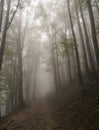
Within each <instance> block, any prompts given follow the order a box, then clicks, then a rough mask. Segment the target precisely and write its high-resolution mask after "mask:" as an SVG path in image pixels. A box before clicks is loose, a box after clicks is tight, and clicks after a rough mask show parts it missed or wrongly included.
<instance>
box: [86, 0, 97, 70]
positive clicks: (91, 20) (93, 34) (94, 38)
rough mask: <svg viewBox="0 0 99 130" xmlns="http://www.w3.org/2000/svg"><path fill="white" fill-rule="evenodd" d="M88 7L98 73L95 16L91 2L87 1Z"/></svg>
mask: <svg viewBox="0 0 99 130" xmlns="http://www.w3.org/2000/svg"><path fill="white" fill-rule="evenodd" d="M87 7H88V12H89V18H90V23H91V33H92V40H93V46H94V50H95V56H96V61H97V65H98V71H99V47H98V41H97V34H96V28H95V22H94V16H93V11H92V6H91V1H90V0H87Z"/></svg>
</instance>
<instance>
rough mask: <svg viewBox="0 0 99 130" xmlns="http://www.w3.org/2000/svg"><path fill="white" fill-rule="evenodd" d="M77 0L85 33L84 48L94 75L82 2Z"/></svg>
mask: <svg viewBox="0 0 99 130" xmlns="http://www.w3.org/2000/svg"><path fill="white" fill-rule="evenodd" d="M78 2H79V7H80V13H81V18H82V23H83V29H84V34H85V43H86V48H87V52H88V58H89V63H90V68H91V71H92V72H93V73H94V74H95V75H96V70H95V66H94V61H93V57H92V53H91V48H90V42H89V37H88V32H87V27H86V24H85V19H84V15H83V9H82V3H81V0H78Z"/></svg>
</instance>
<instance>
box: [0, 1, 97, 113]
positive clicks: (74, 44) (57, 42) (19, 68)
mask: <svg viewBox="0 0 99 130" xmlns="http://www.w3.org/2000/svg"><path fill="white" fill-rule="evenodd" d="M98 21H99V2H98V0H60V1H57V0H53V1H48V2H44V1H43V0H42V1H38V2H37V3H35V2H34V3H33V1H32V0H29V1H27V0H25V1H20V0H18V1H12V0H7V1H5V0H1V1H0V111H1V108H3V107H4V106H5V112H6V114H9V113H10V112H12V111H13V110H15V109H16V108H18V107H23V106H24V105H25V101H26V102H30V100H32V99H31V97H30V94H31V95H32V98H34V99H35V97H36V91H37V73H38V68H39V66H40V64H43V62H45V63H46V64H47V65H48V67H49V68H50V69H49V71H51V73H52V74H53V77H54V89H55V91H56V92H57V93H62V91H63V90H64V88H66V86H68V85H70V84H71V82H72V83H74V82H75V83H79V87H80V92H81V94H83V95H84V94H85V93H86V81H87V80H95V79H98V78H99V43H98V42H99V22H98ZM46 50H49V51H48V52H46ZM43 53H45V55H46V56H45V57H43V56H44V54H43ZM42 55H43V56H42ZM41 58H42V59H43V60H44V61H42V63H41V60H40V59H41ZM86 79H87V80H86ZM31 90H32V91H31ZM24 99H25V101H24Z"/></svg>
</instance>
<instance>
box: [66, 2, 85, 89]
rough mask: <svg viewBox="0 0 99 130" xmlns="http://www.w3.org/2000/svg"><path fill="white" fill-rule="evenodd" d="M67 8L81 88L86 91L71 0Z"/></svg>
mask: <svg viewBox="0 0 99 130" xmlns="http://www.w3.org/2000/svg"><path fill="white" fill-rule="evenodd" d="M67 6H68V13H69V18H70V25H71V30H72V35H73V39H74V45H75V53H76V63H77V71H78V79H79V83H80V86H81V87H82V88H83V91H84V83H83V79H82V74H81V66H80V58H79V52H78V46H77V40H76V36H75V32H74V28H73V22H72V18H71V12H70V3H69V0H67Z"/></svg>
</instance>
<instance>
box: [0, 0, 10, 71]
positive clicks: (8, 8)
mask: <svg viewBox="0 0 99 130" xmlns="http://www.w3.org/2000/svg"><path fill="white" fill-rule="evenodd" d="M10 4H11V0H9V1H7V14H6V19H5V24H4V30H3V34H2V40H1V47H0V71H1V68H2V62H3V54H4V48H5V42H6V35H7V25H8V22H9V12H10Z"/></svg>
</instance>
